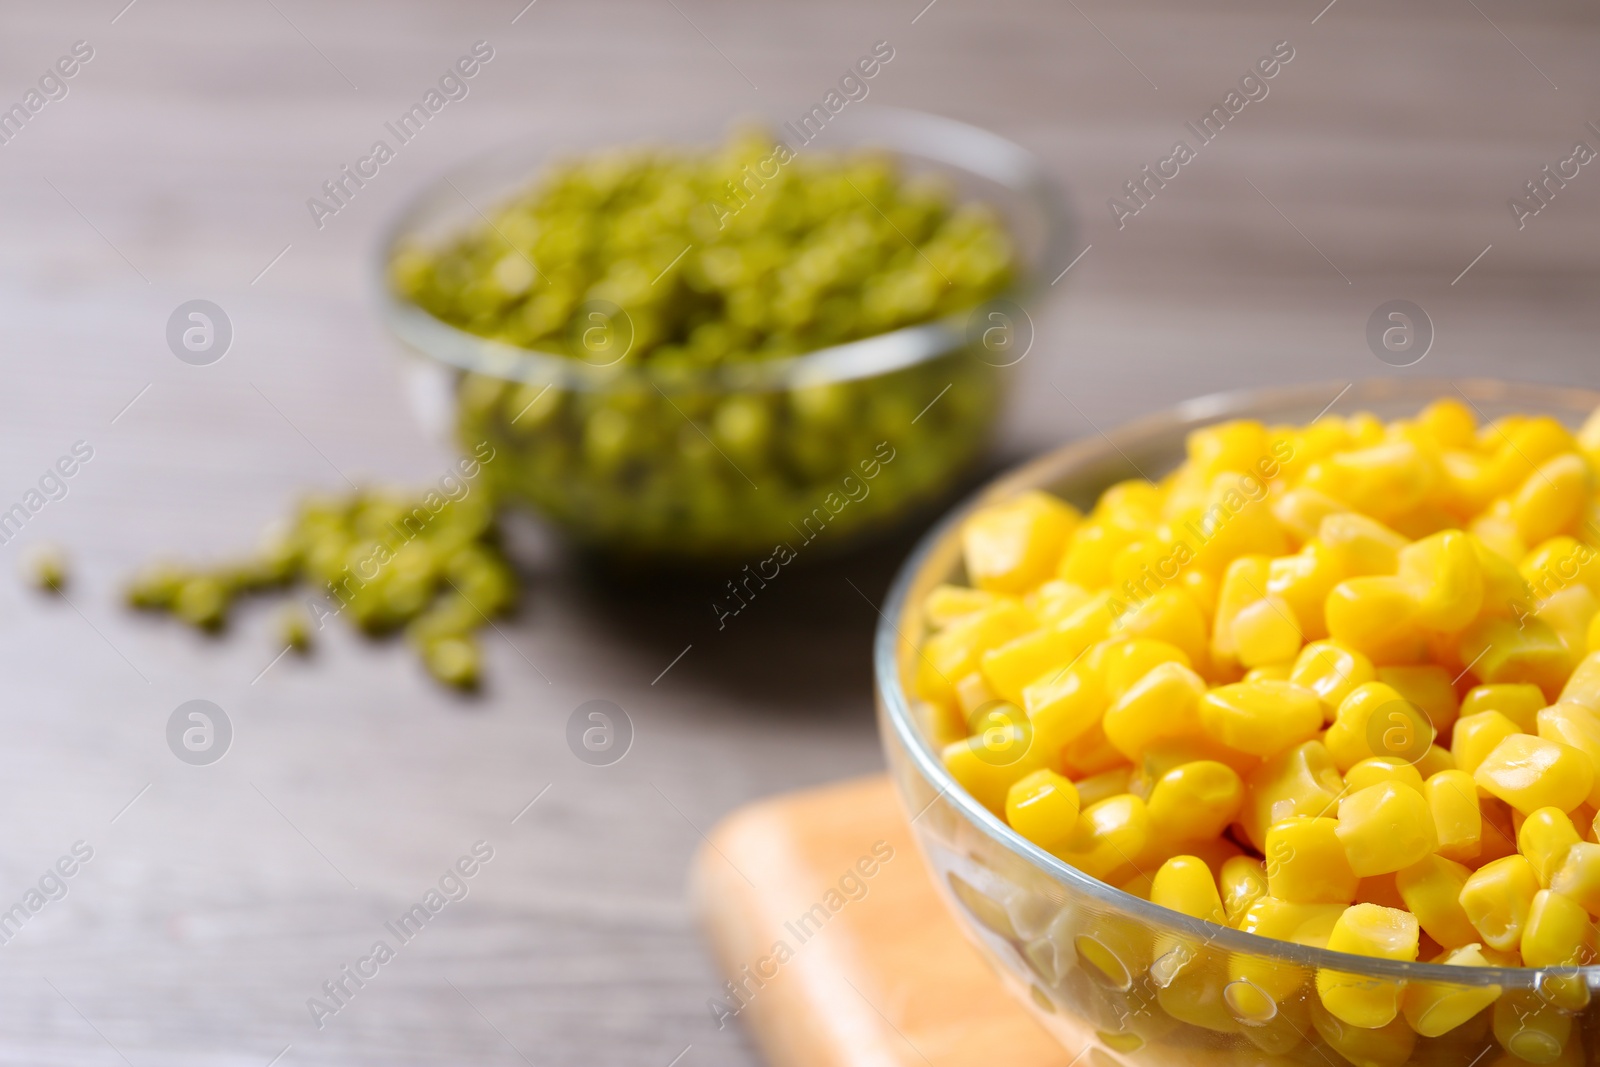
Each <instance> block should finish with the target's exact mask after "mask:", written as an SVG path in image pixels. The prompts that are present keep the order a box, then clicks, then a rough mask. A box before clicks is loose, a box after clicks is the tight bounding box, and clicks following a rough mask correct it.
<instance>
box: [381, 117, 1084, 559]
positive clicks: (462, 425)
mask: <svg viewBox="0 0 1600 1067" xmlns="http://www.w3.org/2000/svg"><path fill="white" fill-rule="evenodd" d="M845 119H846V121H839V122H836V123H834V124H832V125H830V126H828V127H827V130H826V133H825V135H824V139H823V141H822V143H821V146H820V147H819V148H818V149H817V151H824V152H840V151H850V150H855V149H865V148H873V149H881V150H884V151H886V152H888V153H889V154H891V155H892V156H893V157H894V158H895V159H896V160H897V162H898V163H899V164H900V166H901V167H902V169H903V171H904V172H905V173H906V174H908V175H915V174H919V173H928V172H933V173H937V174H939V175H941V176H943V178H944V179H945V180H947V181H948V182H949V183H950V184H951V185H952V186H954V188H955V190H956V196H957V199H958V200H959V201H966V200H978V201H981V202H984V203H987V204H989V205H990V206H992V207H993V208H994V209H995V210H996V211H997V212H998V213H999V215H1000V217H1001V219H1002V221H1003V223H1004V225H1005V227H1006V229H1007V232H1008V233H1009V234H1010V236H1011V238H1012V240H1013V242H1014V243H1015V245H1016V248H1017V254H1018V260H1019V275H1020V277H1021V279H1022V280H1021V283H1020V284H1019V285H1018V286H1016V287H1015V288H1014V290H1013V291H1012V292H1010V293H1007V294H1004V296H1005V299H1002V300H996V301H990V302H988V303H986V304H984V305H981V306H980V307H979V308H978V309H976V310H974V311H972V312H969V313H963V314H961V315H958V316H955V317H953V318H946V319H942V320H936V321H932V322H927V323H923V324H920V325H915V326H908V327H905V328H902V329H898V330H894V331H892V332H889V333H884V334H879V335H877V336H874V337H869V338H865V339H863V340H859V341H854V342H850V343H848V344H841V345H836V346H833V347H829V348H824V349H819V350H816V351H812V352H808V353H805V354H803V355H799V356H795V357H792V358H787V359H781V360H769V361H761V362H750V363H740V364H733V365H724V366H719V367H715V368H711V369H708V370H703V371H692V372H688V373H685V372H684V371H682V370H676V371H673V372H670V373H669V372H667V371H664V370H662V369H660V368H654V367H650V366H647V365H646V366H634V365H628V364H621V363H618V364H613V365H610V366H600V365H598V363H590V362H585V361H581V360H577V359H573V358H570V357H567V356H562V355H554V354H549V353H544V352H538V351H533V350H530V349H526V348H520V347H517V346H514V345H509V344H506V343H504V342H497V341H492V340H489V339H487V338H484V337H480V336H478V335H475V334H472V333H468V332H466V331H464V330H461V329H458V328H456V327H455V326H452V325H450V324H447V323H445V322H443V321H441V320H439V319H438V318H435V317H434V316H433V315H431V314H429V313H428V312H427V311H424V310H423V309H422V308H420V307H418V306H417V305H416V304H414V303H412V302H411V301H410V300H408V299H406V298H404V297H402V296H400V295H398V294H397V293H396V292H395V291H394V289H393V288H392V286H391V285H390V283H389V279H388V264H389V263H390V261H391V259H392V257H393V253H394V251H395V250H396V249H397V248H398V247H403V246H409V245H413V244H417V243H421V244H424V245H428V244H433V243H436V242H438V241H440V240H441V239H443V238H446V237H449V236H451V235H454V234H456V233H459V232H461V231H462V230H464V229H465V228H467V227H469V226H471V225H473V224H475V223H477V222H478V221H479V219H480V218H481V217H482V216H481V215H480V212H486V211H489V210H490V209H492V208H493V207H494V206H495V205H497V204H498V203H500V202H501V201H503V200H504V199H506V198H507V197H508V196H510V195H512V194H514V193H517V192H520V191H521V190H522V189H523V188H525V187H526V185H527V183H528V182H529V181H530V180H531V178H532V177H533V176H534V174H535V173H536V172H537V170H538V168H539V166H540V164H541V163H542V162H544V161H546V160H548V159H550V158H552V156H554V155H557V154H559V153H557V152H555V151H554V150H553V148H552V146H551V145H549V144H545V143H541V144H538V145H532V144H527V143H522V144H516V145H512V146H510V147H507V148H504V149H501V150H498V151H494V152H491V153H489V154H488V155H485V156H483V157H481V158H479V159H477V160H475V161H473V162H471V163H468V164H466V165H465V166H463V167H461V168H459V169H458V170H455V171H453V172H451V173H449V174H447V175H445V176H444V177H443V178H441V179H440V180H439V181H438V182H436V183H434V184H433V185H431V186H429V187H428V188H426V189H425V190H424V191H423V192H422V193H421V194H420V195H419V196H417V198H416V199H415V200H414V201H412V202H411V203H410V204H409V205H408V206H407V207H406V208H405V210H404V211H402V212H401V214H400V217H399V218H398V219H397V220H396V222H395V223H394V224H393V225H392V226H391V228H390V230H389V232H388V233H387V235H386V236H385V238H384V240H383V242H382V245H381V247H380V249H379V253H378V262H377V265H376V266H377V271H378V279H377V280H378V292H379V300H380V304H381V308H382V313H383V317H384V320H385V321H386V323H387V324H388V326H389V328H390V329H391V330H393V332H394V333H395V334H396V335H397V336H398V337H399V338H400V340H401V341H403V342H404V343H405V345H406V346H407V348H408V349H409V350H410V353H411V355H412V357H413V358H411V359H408V360H407V389H408V393H409V395H410V396H411V398H412V400H413V403H414V405H415V406H416V407H417V408H418V411H419V413H420V414H421V416H422V418H423V420H424V422H425V423H426V424H427V425H428V426H429V428H430V429H432V430H434V431H436V432H441V433H448V434H450V435H452V436H454V437H455V438H456V439H457V440H458V442H459V443H460V444H462V445H463V446H465V447H467V448H469V449H470V448H473V447H474V446H476V445H478V444H479V442H483V441H487V442H488V443H489V444H490V445H491V446H492V447H493V448H494V449H495V450H496V454H497V458H496V459H495V460H494V461H492V462H490V463H487V464H485V467H484V471H485V475H486V477H487V478H488V479H489V482H490V484H491V486H492V488H493V489H494V491H495V492H496V493H497V494H499V497H498V498H499V499H500V500H501V501H503V502H520V503H527V504H531V505H532V506H533V508H534V509H535V510H536V511H538V512H539V513H540V514H542V515H543V516H544V517H545V518H546V519H548V520H549V521H551V522H553V523H554V524H555V525H556V526H557V527H559V528H560V529H561V530H562V531H563V532H564V533H565V534H566V535H567V536H568V537H569V538H570V539H572V540H573V541H575V542H577V543H578V544H580V545H583V546H587V547H592V548H598V549H601V550H604V551H605V552H607V553H609V554H614V555H620V556H623V557H630V558H644V559H674V560H684V561H712V560H718V559H732V558H748V557H749V555H750V554H752V553H757V552H759V553H761V554H766V553H768V552H771V551H773V549H774V546H775V545H777V544H780V543H785V544H788V545H790V546H798V545H799V544H800V543H804V542H808V541H809V540H810V539H811V538H813V537H815V536H817V535H818V534H819V533H820V532H821V530H822V529H823V528H824V527H829V528H831V532H829V533H828V535H827V538H826V542H827V550H828V551H836V550H837V549H839V548H840V547H843V546H845V545H847V544H849V543H850V542H852V541H854V540H857V539H858V538H859V537H860V536H861V535H864V534H866V533H868V532H870V531H875V530H881V529H883V528H885V527H888V526H890V525H892V524H893V523H894V522H895V520H897V519H899V518H901V517H903V516H904V515H905V514H907V513H908V512H909V511H911V510H913V509H915V508H917V507H918V506H924V505H927V504H929V503H931V502H933V501H934V500H936V499H937V498H938V497H939V496H940V494H941V493H943V492H945V491H947V490H948V489H949V488H950V486H951V485H952V483H953V482H954V481H955V480H956V479H957V478H959V477H960V476H961V475H962V474H963V473H964V472H965V471H967V470H968V469H970V468H971V466H972V464H973V462H974V461H975V460H976V459H977V458H978V457H979V456H980V455H981V453H982V451H983V449H984V447H985V445H986V443H987V441H988V437H989V433H990V430H991V429H992V426H993V423H994V420H995V416H996V414H997V412H998V410H999V407H1000V401H1001V397H1002V392H1003V387H1004V385H1005V381H1004V378H1005V375H1004V373H1003V368H1004V367H1006V366H1009V365H1011V364H1013V363H1015V362H1016V361H1017V360H1019V359H1021V358H1022V356H1023V355H1025V354H1026V351H1027V347H1028V346H1029V345H1031V343H1032V337H1033V334H1032V323H1031V321H1030V320H1029V319H1028V316H1027V313H1026V312H1025V311H1023V310H1022V308H1021V305H1020V303H1019V302H1020V301H1025V300H1026V299H1027V298H1028V296H1029V295H1030V294H1032V293H1035V292H1038V291H1039V290H1041V289H1043V288H1047V287H1046V286H1043V285H1041V284H1039V283H1040V280H1041V277H1042V272H1044V271H1047V270H1050V269H1054V268H1055V267H1058V266H1060V265H1063V264H1065V262H1066V257H1067V249H1068V248H1069V247H1070V241H1069V227H1068V225H1067V221H1066V215H1065V211H1064V209H1063V207H1062V205H1061V202H1060V199H1059V197H1058V195H1057V193H1056V192H1055V190H1054V188H1053V186H1052V184H1051V182H1050V180H1049V179H1048V178H1047V177H1046V175H1045V173H1044V170H1043V168H1042V167H1041V166H1040V164H1039V162H1038V161H1037V160H1036V159H1034V158H1033V157H1032V156H1031V155H1030V154H1029V153H1027V152H1026V151H1025V150H1023V149H1022V148H1019V147H1018V146H1017V145H1015V144H1012V143H1011V142H1009V141H1006V140H1004V139H1002V138H1000V137H998V136H996V135H995V134H992V133H989V132H987V131H984V130H980V129H977V128H975V127H972V126H968V125H965V124H963V123H959V122H955V121H952V120H950V119H945V118H940V117H937V116H933V115H927V114H922V113H919V112H914V111H902V110H898V109H892V108H877V107H863V108H860V109H852V113H850V114H848V115H847V116H845ZM656 140H659V139H656ZM689 143H696V142H693V141H691V142H689ZM703 143H704V144H705V145H706V147H711V146H713V145H714V144H715V143H716V142H715V140H714V139H711V138H707V139H705V140H704V141H703ZM563 147H566V146H563ZM994 315H997V316H999V317H992V316H994ZM749 398H755V399H756V400H757V401H758V402H759V403H760V404H761V405H762V406H764V407H765V408H766V409H767V415H768V416H769V417H770V419H771V421H772V425H773V426H775V427H776V429H775V431H774V432H773V434H772V435H771V438H770V439H769V443H768V444H767V446H766V450H765V451H764V452H762V453H761V454H759V455H757V456H755V457H749V456H742V457H740V458H739V460H737V461H736V460H735V458H734V457H732V456H730V455H729V454H728V453H727V451H726V450H724V449H720V448H719V447H718V446H717V445H716V443H715V441H714V440H713V437H712V434H711V433H709V432H708V427H711V426H712V425H713V424H714V421H715V419H716V416H717V414H718V412H719V410H720V409H721V408H722V406H723V405H725V404H727V403H728V402H729V401H730V400H735V399H737V400H738V401H739V402H741V403H745V404H748V403H749ZM935 401H938V402H937V403H935ZM597 418H598V419H600V420H603V421H604V422H605V423H606V425H605V427H604V429H605V430H606V432H607V433H614V434H631V435H635V436H636V437H637V438H638V439H637V440H633V441H630V447H629V450H628V455H629V459H628V461H627V462H626V463H622V464H609V465H608V464H606V463H602V462H597V461H596V460H595V458H594V455H593V450H592V449H589V448H586V441H587V440H588V437H589V436H590V435H591V434H592V433H593V431H595V430H596V429H599V428H600V427H599V426H598V424H597V423H596V421H595V420H596V419H597ZM884 442H886V443H887V444H886V445H884V444H881V443H884ZM886 455H887V456H890V457H891V458H890V459H888V460H886V459H885V456H886ZM867 470H874V471H876V474H875V475H873V477H872V479H871V480H870V481H866V480H864V474H865V471H867ZM851 476H854V478H853V480H852V482H851V483H850V485H853V486H855V488H854V489H851V488H850V487H849V486H847V485H846V483H845V479H846V478H847V477H851ZM862 487H864V488H865V492H864V494H862V495H859V496H858V495H857V494H858V493H861V491H862ZM797 538H798V540H797ZM785 562H786V560H785Z"/></svg>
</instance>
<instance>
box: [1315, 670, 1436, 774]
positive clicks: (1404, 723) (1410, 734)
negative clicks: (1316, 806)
mask: <svg viewBox="0 0 1600 1067" xmlns="http://www.w3.org/2000/svg"><path fill="white" fill-rule="evenodd" d="M1432 736H1433V728H1432V724H1431V723H1429V722H1428V721H1427V719H1426V716H1424V715H1423V714H1422V712H1421V710H1420V709H1418V708H1417V707H1416V706H1415V705H1413V704H1411V703H1410V702H1408V701H1407V700H1406V699H1405V698H1404V697H1402V696H1401V695H1400V694H1399V692H1397V691H1396V690H1395V689H1394V687H1393V686H1389V685H1385V684H1384V683H1382V682H1366V683H1364V684H1362V685H1358V686H1356V687H1355V688H1354V689H1353V690H1351V691H1350V695H1349V696H1347V697H1345V698H1344V700H1343V701H1341V702H1340V704H1339V709H1338V711H1337V712H1335V714H1334V720H1333V725H1332V726H1330V727H1328V732H1327V734H1326V735H1325V736H1324V738H1323V740H1324V741H1325V742H1326V744H1327V746H1328V751H1329V752H1330V753H1331V754H1332V755H1333V758H1334V762H1335V764H1337V765H1338V767H1339V770H1340V772H1341V773H1342V772H1346V771H1349V770H1350V768H1351V767H1354V766H1355V765H1356V764H1357V763H1360V762H1361V761H1362V760H1364V759H1370V758H1372V757H1374V756H1392V757H1398V758H1401V759H1407V758H1410V757H1411V756H1412V754H1413V753H1416V754H1420V753H1422V752H1423V751H1425V750H1426V747H1427V744H1428V742H1429V741H1430V740H1431V739H1432Z"/></svg>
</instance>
